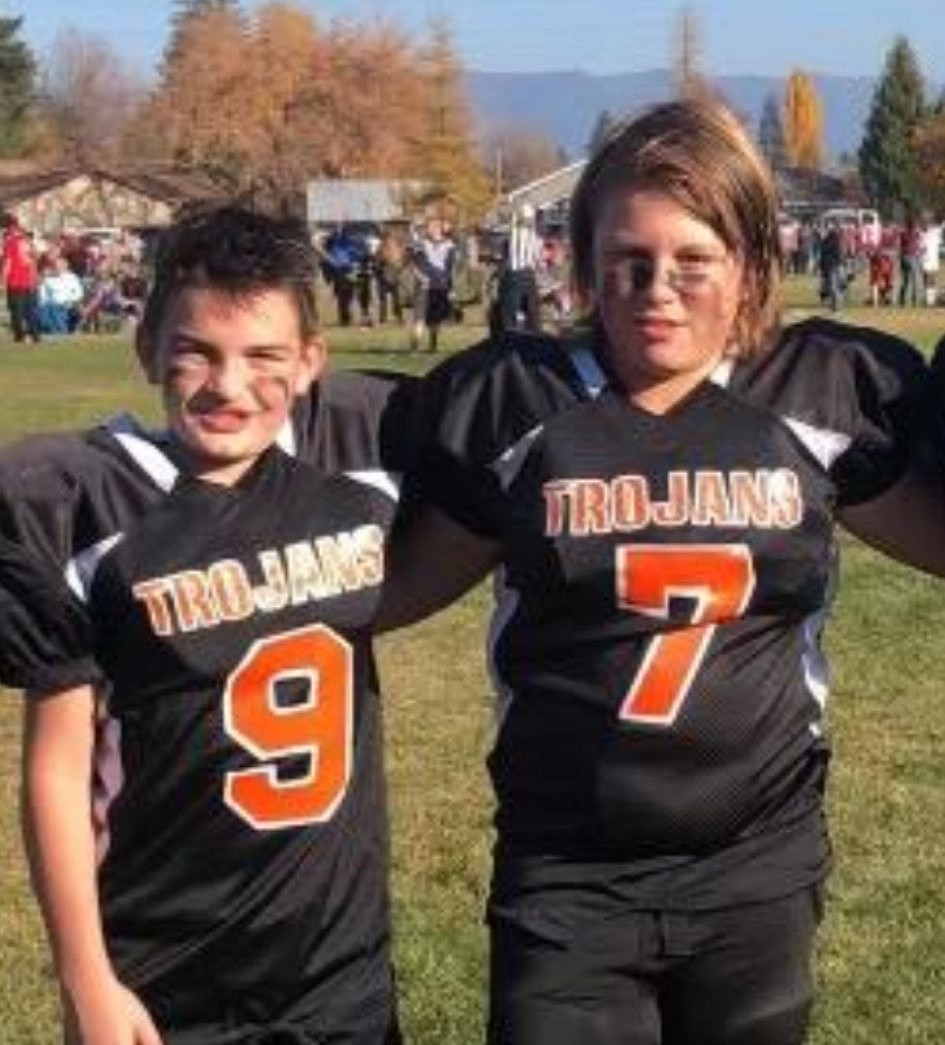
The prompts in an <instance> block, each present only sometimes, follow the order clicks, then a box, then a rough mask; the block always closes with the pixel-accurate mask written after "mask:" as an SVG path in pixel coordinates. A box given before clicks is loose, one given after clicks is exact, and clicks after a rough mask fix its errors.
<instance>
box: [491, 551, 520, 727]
mask: <svg viewBox="0 0 945 1045" xmlns="http://www.w3.org/2000/svg"><path fill="white" fill-rule="evenodd" d="M493 599H494V606H493V610H492V618H491V620H490V622H489V633H488V635H487V637H486V666H487V668H488V672H489V677H490V678H491V679H492V688H493V690H494V691H495V705H494V719H495V728H496V734H497V735H498V733H499V732H501V730H502V725H503V723H504V722H505V719H506V716H507V715H508V713H509V709H510V708H511V707H512V704H513V702H514V700H515V691H514V690H513V689H511V688H510V687H509V686H507V685H506V684H505V682H504V681H503V679H502V675H501V674H500V672H499V667H498V664H497V662H496V649H497V648H498V645H499V640H500V639H501V638H502V634H503V632H504V631H505V629H506V628H507V627H508V624H509V621H511V620H512V618H513V617H514V616H515V614H516V613H517V612H518V604H519V602H520V601H521V595H520V594H519V593H518V592H517V591H516V590H515V589H514V588H512V587H509V585H507V584H506V571H505V567H504V566H498V567H496V571H495V574H494V579H493Z"/></svg>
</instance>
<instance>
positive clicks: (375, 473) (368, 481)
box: [344, 468, 401, 504]
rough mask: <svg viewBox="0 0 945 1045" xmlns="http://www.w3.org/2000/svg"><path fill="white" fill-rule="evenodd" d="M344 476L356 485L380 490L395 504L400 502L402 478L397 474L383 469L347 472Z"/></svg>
mask: <svg viewBox="0 0 945 1045" xmlns="http://www.w3.org/2000/svg"><path fill="white" fill-rule="evenodd" d="M344 474H345V475H346V476H347V477H348V478H349V479H353V480H354V481H355V482H356V483H361V484H362V485H364V486H371V487H373V488H374V489H375V490H379V491H380V492H381V493H382V494H384V495H385V496H386V497H389V498H390V499H391V500H392V501H393V502H394V503H395V504H396V503H397V501H399V500H400V480H401V476H400V475H399V474H398V473H396V472H386V471H384V469H382V468H368V469H364V470H363V471H355V472H345V473H344Z"/></svg>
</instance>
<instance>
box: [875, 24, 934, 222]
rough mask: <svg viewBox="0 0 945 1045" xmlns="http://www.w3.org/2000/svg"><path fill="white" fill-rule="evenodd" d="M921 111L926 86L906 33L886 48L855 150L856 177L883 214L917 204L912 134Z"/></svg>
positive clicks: (916, 177) (915, 162) (917, 180)
mask: <svg viewBox="0 0 945 1045" xmlns="http://www.w3.org/2000/svg"><path fill="white" fill-rule="evenodd" d="M924 116H925V90H924V87H923V83H922V73H921V72H920V70H919V62H918V59H917V58H916V55H915V52H914V51H913V49H912V46H911V44H910V43H909V41H908V40H907V39H906V37H904V36H900V37H898V38H897V39H896V41H895V42H894V43H893V45H892V47H891V48H890V50H889V51H888V52H887V54H886V60H885V63H884V66H883V72H882V75H881V76H880V78H879V82H878V83H877V85H876V89H875V91H874V92H873V102H872V106H871V108H870V114H869V117H868V119H867V121H866V131H865V133H864V136H863V141H862V143H861V144H860V150H859V167H860V178H861V179H862V182H863V187H864V189H865V190H866V193H867V195H868V196H869V198H870V199H871V200H872V201H873V203H874V205H875V206H876V207H877V208H878V209H879V210H881V211H882V212H883V213H884V214H887V215H888V214H891V213H894V212H895V211H896V210H897V209H898V208H899V207H904V208H905V209H906V210H907V211H910V212H915V211H916V210H918V209H919V207H920V206H921V202H922V200H921V190H920V183H919V171H918V167H917V161H916V157H915V153H914V150H913V142H912V138H913V135H914V133H915V131H916V129H917V128H918V126H919V124H920V123H921V122H922V120H923V118H924Z"/></svg>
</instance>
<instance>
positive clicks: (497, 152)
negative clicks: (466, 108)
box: [482, 127, 567, 194]
mask: <svg viewBox="0 0 945 1045" xmlns="http://www.w3.org/2000/svg"><path fill="white" fill-rule="evenodd" d="M482 158H483V163H484V164H485V166H491V167H492V169H493V170H494V171H495V172H496V182H497V184H496V189H497V194H500V193H502V192H504V191H506V190H508V189H514V188H517V187H518V186H519V185H526V184H527V183H528V182H530V181H534V180H535V179H536V178H540V177H541V176H542V175H543V174H550V173H551V172H552V171H555V170H557V169H558V168H559V167H562V166H564V164H565V163H567V156H566V155H565V153H564V150H563V149H562V148H561V146H560V145H559V144H558V143H557V142H556V141H554V139H552V138H549V137H548V136H547V135H545V134H540V133H538V132H536V131H529V130H526V129H523V128H520V127H500V128H498V129H496V130H494V131H493V132H492V133H491V134H490V135H488V137H487V138H486V140H485V142H484V144H483V148H482Z"/></svg>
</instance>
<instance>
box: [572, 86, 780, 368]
mask: <svg viewBox="0 0 945 1045" xmlns="http://www.w3.org/2000/svg"><path fill="white" fill-rule="evenodd" d="M617 189H629V190H631V191H633V190H643V191H656V192H660V193H663V194H664V195H666V196H668V197H670V198H671V199H672V200H674V201H675V202H676V203H677V204H679V206H681V207H682V208H683V209H685V210H687V211H688V212H689V213H690V214H692V215H693V216H694V217H696V218H698V219H699V220H700V221H702V222H704V223H705V224H706V225H708V226H709V227H710V228H712V229H713V230H714V231H715V233H716V234H717V235H718V236H719V237H720V238H721V240H722V241H723V242H724V243H725V245H726V247H727V248H728V249H729V250H730V251H733V252H735V253H737V254H738V255H739V256H740V257H741V258H742V261H743V270H744V273H745V281H746V296H745V300H744V301H743V303H742V307H741V309H740V310H739V315H738V317H737V318H736V330H735V332H734V333H735V336H736V338H737V340H738V342H739V350H740V352H741V353H744V354H746V355H747V354H751V353H752V352H755V351H758V350H759V349H760V348H762V347H764V346H765V345H766V344H767V343H770V339H771V337H772V335H773V333H774V331H775V330H776V329H777V326H778V323H779V319H780V317H779V308H778V288H779V285H780V274H781V251H780V243H779V235H778V221H777V215H778V194H777V189H776V186H775V181H774V177H773V175H772V173H771V170H770V168H769V167H768V165H767V163H766V162H765V160H764V158H763V157H762V156H761V153H760V152H759V150H758V149H757V147H756V146H755V144H754V142H753V141H752V139H751V135H750V134H749V133H748V131H747V130H746V129H745V127H744V126H743V125H742V123H741V122H740V121H739V120H738V118H737V117H736V116H735V115H734V114H733V113H732V111H731V110H730V109H729V108H727V107H726V106H725V105H724V104H723V103H722V102H721V101H719V100H718V99H716V98H711V97H705V98H703V97H697V98H685V99H679V100H676V101H671V102H664V103H662V104H660V105H655V106H653V107H652V108H650V109H647V110H645V111H644V112H643V113H641V114H640V115H638V116H636V117H635V118H633V119H631V120H628V121H627V122H625V123H622V124H619V125H618V126H617V127H615V128H614V130H613V131H612V132H611V134H609V135H608V137H607V138H606V139H605V141H604V142H603V143H602V145H601V146H600V147H599V148H598V150H597V152H596V153H595V154H594V155H593V156H592V157H591V159H590V160H589V161H588V164H587V166H586V167H585V168H584V170H583V172H582V174H581V177H580V180H579V181H578V184H577V186H576V187H575V189H574V193H573V194H572V197H571V210H570V239H571V252H572V257H573V263H574V280H575V285H576V286H577V289H578V291H579V292H581V293H584V294H586V293H587V292H588V291H590V290H591V289H593V282H594V229H595V224H596V220H597V215H598V213H599V211H600V210H601V208H602V206H603V203H604V201H605V200H606V198H607V197H608V196H609V194H610V193H612V192H614V191H615V190H617Z"/></svg>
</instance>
